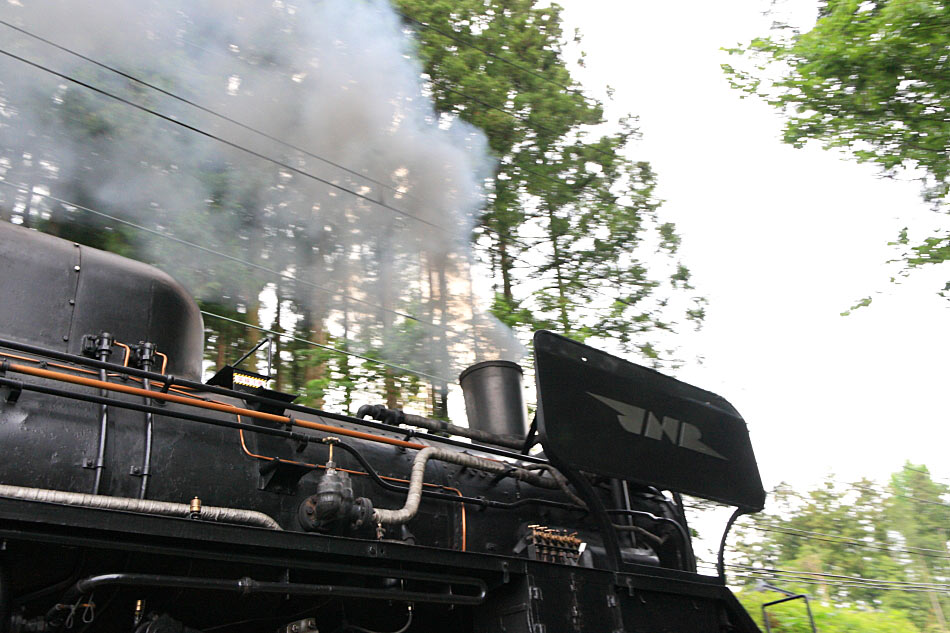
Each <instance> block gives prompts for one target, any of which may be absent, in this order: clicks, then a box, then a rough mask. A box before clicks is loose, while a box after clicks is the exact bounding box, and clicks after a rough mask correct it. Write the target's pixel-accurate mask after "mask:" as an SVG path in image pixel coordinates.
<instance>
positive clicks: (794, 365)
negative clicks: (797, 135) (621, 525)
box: [559, 0, 950, 489]
mask: <svg viewBox="0 0 950 633" xmlns="http://www.w3.org/2000/svg"><path fill="white" fill-rule="evenodd" d="M559 4H561V5H562V6H563V7H564V16H563V17H564V19H565V23H566V26H567V27H568V28H569V29H573V28H578V29H580V31H581V34H582V36H583V43H582V45H581V48H582V49H583V50H584V51H585V52H586V54H587V57H586V62H585V65H586V67H585V68H582V69H577V71H576V72H577V76H578V78H579V79H580V81H581V83H582V84H583V85H584V87H585V89H588V90H589V94H591V95H594V96H601V97H602V96H603V94H604V92H603V87H604V86H607V85H609V86H611V87H613V88H614V89H615V91H616V92H615V96H614V100H613V103H612V104H611V105H610V106H609V107H608V111H607V114H608V116H609V117H613V118H616V117H619V116H621V115H623V114H625V113H627V112H632V113H634V114H636V115H638V116H639V117H640V129H641V131H642V133H643V136H644V138H643V141H642V142H640V143H639V144H637V145H636V147H635V150H634V153H633V154H632V156H633V157H635V158H638V159H646V160H649V161H650V162H651V163H652V164H653V166H654V168H655V169H656V171H657V172H658V174H659V182H660V189H659V196H660V197H661V198H662V199H663V200H665V202H664V205H663V207H662V212H663V213H664V214H665V217H666V218H667V219H669V220H672V221H674V222H675V223H676V224H677V227H678V229H679V232H680V234H681V235H682V238H683V245H682V247H681V250H680V254H681V256H682V259H683V261H684V263H686V264H687V265H688V266H689V267H690V269H691V270H692V272H693V275H694V277H693V283H694V285H695V286H696V287H697V288H698V290H699V291H700V292H701V293H703V294H704V295H705V296H706V297H707V298H708V300H709V306H708V310H707V319H706V322H705V325H704V327H703V329H702V331H701V332H699V333H698V334H697V335H695V336H690V337H687V339H685V342H684V344H685V345H686V349H685V350H684V351H685V354H684V357H685V358H687V359H696V358H697V357H701V358H702V359H703V362H702V363H699V362H697V361H695V360H691V361H690V362H688V363H687V364H686V366H684V367H683V368H682V369H681V370H679V371H678V372H677V377H678V378H680V379H682V380H685V381H687V382H690V383H692V384H695V385H696V386H699V387H702V388H704V389H708V390H711V391H714V392H716V393H718V394H720V395H722V396H724V397H725V398H726V399H728V400H729V401H730V402H732V404H733V405H735V406H736V408H737V409H738V410H739V411H740V413H742V415H743V417H744V418H745V419H746V421H747V423H748V425H749V430H750V433H751V436H752V442H753V446H754V447H755V450H756V454H757V458H758V462H759V468H760V470H761V472H762V476H763V483H764V484H765V486H766V488H767V489H768V488H771V487H773V486H775V485H776V484H778V483H779V482H781V481H786V482H789V483H791V484H793V485H795V486H796V487H803V486H810V485H813V484H815V483H817V482H818V481H819V480H820V479H822V478H823V477H825V476H826V475H828V474H829V473H833V474H834V475H836V476H837V478H839V479H843V480H852V479H857V478H859V477H862V476H867V477H870V478H873V479H876V480H878V481H882V482H883V481H885V480H886V479H887V477H888V476H889V474H890V473H891V472H893V471H895V470H898V469H899V468H900V467H901V465H902V464H903V463H904V461H905V460H911V461H912V462H914V463H918V464H920V463H924V464H926V465H927V466H928V467H929V468H930V469H931V472H932V473H933V474H934V475H935V476H936V477H943V478H948V479H950V460H947V459H946V453H947V447H948V446H950V413H948V410H950V407H948V405H950V390H948V389H947V387H946V384H947V373H946V367H947V364H946V359H947V358H950V337H947V336H946V335H945V332H946V325H947V319H948V317H950V301H948V300H946V299H943V298H941V297H939V296H938V295H937V291H938V290H940V289H941V288H942V287H943V285H944V283H946V281H947V280H948V279H950V270H948V269H947V268H943V269H939V268H931V269H927V270H923V271H919V272H917V273H915V274H914V275H912V276H911V278H910V279H908V280H906V281H904V282H903V283H901V284H899V285H898V284H892V283H890V282H889V278H890V276H891V275H892V274H894V272H896V271H897V270H898V268H896V267H895V265H893V264H890V265H888V264H887V261H888V260H890V259H893V258H894V257H895V256H896V255H897V253H896V251H895V250H894V249H893V247H889V246H888V245H887V243H888V242H889V241H893V240H894V239H895V238H896V237H897V235H898V232H899V231H900V229H901V228H902V227H905V226H909V227H911V230H912V231H915V232H916V233H917V234H918V235H924V234H926V233H927V232H929V231H932V230H934V229H936V228H939V227H940V226H950V222H947V220H946V218H945V217H941V216H938V215H936V214H934V213H932V212H931V211H930V210H929V209H928V207H927V206H926V205H924V204H923V203H922V202H921V201H920V197H919V187H918V185H917V183H915V182H912V181H910V180H909V179H908V180H907V181H895V180H888V179H882V178H880V177H878V175H877V173H876V170H875V169H874V167H873V166H870V165H859V164H857V163H856V162H854V161H853V160H847V158H846V157H845V156H843V155H841V154H839V153H834V152H827V151H823V150H821V149H820V148H819V147H817V146H815V147H806V148H804V149H794V148H792V147H791V146H788V145H784V144H783V143H781V141H780V134H781V125H782V119H781V117H780V116H779V114H778V113H777V112H775V111H774V110H772V109H771V108H770V107H769V106H767V105H765V104H764V103H762V102H759V101H757V100H754V99H744V100H743V99H740V94H739V93H738V92H737V91H735V90H732V89H731V88H730V87H729V84H728V82H727V81H726V78H725V76H724V75H723V73H722V71H721V69H720V64H721V63H724V62H726V61H727V57H728V56H727V55H726V54H725V53H722V52H720V50H719V49H720V47H723V46H726V47H730V46H734V45H736V44H737V43H740V42H747V41H748V40H750V39H751V38H752V37H755V36H759V35H765V34H766V33H767V29H768V26H769V24H770V23H771V20H770V19H769V18H766V17H764V16H763V15H762V11H763V10H764V8H765V7H766V4H765V3H763V2H760V1H757V0H733V1H730V2H708V1H685V2H644V1H641V0H629V1H625V2H616V1H609V0H560V1H559ZM793 8H794V10H795V13H794V15H793V16H792V17H793V19H795V20H797V23H798V24H801V25H805V26H807V22H808V21H809V20H814V3H811V2H797V3H794V7H793ZM912 235H913V233H912ZM866 296H871V297H872V298H873V301H872V303H871V305H870V306H869V307H866V308H863V309H859V310H856V311H855V312H853V313H852V314H851V315H850V316H847V317H843V316H841V314H840V313H841V312H843V311H845V310H847V309H848V308H849V307H851V306H852V305H853V304H854V303H856V302H857V301H858V300H859V299H861V298H863V297H866ZM631 360H635V359H631Z"/></svg>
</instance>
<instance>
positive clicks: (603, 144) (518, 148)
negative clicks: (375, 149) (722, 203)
mask: <svg viewBox="0 0 950 633" xmlns="http://www.w3.org/2000/svg"><path fill="white" fill-rule="evenodd" d="M397 5H398V6H399V9H400V11H401V12H402V15H403V17H404V20H405V22H406V25H407V27H408V28H411V29H413V30H414V31H415V33H416V36H417V38H418V40H419V49H420V57H421V59H422V61H423V69H424V72H425V76H426V77H427V78H428V79H429V82H430V86H431V90H432V93H433V96H434V98H435V102H436V107H437V109H438V110H440V111H441V112H442V113H443V116H446V117H449V118H456V117H457V118H461V119H463V120H465V121H468V122H469V123H472V124H473V125H475V126H477V127H479V128H480V129H482V130H483V131H484V132H485V133H486V135H487V136H488V140H489V146H490V148H491V150H492V153H493V154H494V156H495V158H496V165H495V169H494V172H493V174H492V179H491V195H490V198H489V206H488V208H487V209H486V210H485V212H484V213H483V214H482V215H481V217H480V218H479V221H478V224H477V226H476V229H475V239H476V244H477V245H478V246H479V247H480V248H481V251H482V252H483V253H484V255H485V260H486V261H487V262H488V264H489V266H490V267H491V270H492V273H493V278H494V280H495V282H496V298H495V302H494V310H493V311H494V313H495V315H496V316H498V318H500V319H501V320H502V321H503V322H505V323H508V324H509V325H512V326H516V327H517V326H522V327H523V329H525V330H528V329H536V328H540V327H543V328H551V329H555V330H558V331H560V332H562V333H564V334H566V335H568V336H572V337H574V338H577V339H580V340H584V339H586V338H588V337H597V338H600V339H603V340H607V339H609V340H610V341H611V342H613V343H614V344H619V345H620V346H621V347H622V348H624V349H626V350H637V351H639V352H641V353H643V354H644V355H646V356H647V357H648V358H651V359H656V360H659V357H660V351H659V350H658V349H657V348H656V347H655V345H654V341H651V334H653V333H655V332H658V331H666V330H671V329H673V323H672V322H673V321H674V320H692V321H696V322H699V321H701V320H702V317H703V312H702V300H701V299H700V298H698V297H694V299H695V300H696V301H697V302H698V304H697V305H694V306H691V307H689V308H687V309H682V310H680V311H679V312H676V309H669V308H670V306H669V305H668V304H667V303H666V302H667V299H668V298H669V296H670V295H675V294H689V293H690V291H692V290H693V289H692V288H691V287H690V286H689V284H688V279H689V271H688V269H687V268H686V267H685V266H683V265H682V264H681V263H678V264H677V265H673V266H671V267H670V270H669V272H668V273H665V272H663V266H662V265H653V266H650V265H648V264H647V262H646V261H644V260H643V259H641V257H638V256H637V253H640V254H641V255H642V253H643V246H644V243H645V242H650V241H651V237H650V236H651V234H653V235H654V236H655V237H654V238H653V241H655V242H657V243H660V244H661V246H662V247H663V248H662V250H663V252H665V253H667V254H669V255H670V257H672V256H673V255H674V254H675V251H676V245H677V244H678V238H677V237H676V235H675V228H674V226H673V225H672V224H671V223H661V222H660V221H659V220H658V219H657V207H659V204H660V201H659V200H658V199H656V197H655V196H654V195H653V191H654V188H655V186H656V176H655V174H654V172H653V170H652V169H651V168H650V165H649V163H647V162H645V161H633V160H630V159H628V158H627V157H626V155H627V153H628V152H629V150H630V149H631V146H632V144H633V142H634V141H636V140H637V139H638V138H639V135H638V132H637V130H636V127H635V125H634V123H635V120H634V119H633V118H632V117H629V118H626V119H624V120H623V121H620V122H619V128H620V130H619V131H618V132H614V133H610V134H602V135H597V134H596V133H594V132H593V130H596V128H597V126H598V125H600V124H602V123H604V114H603V104H602V103H600V102H598V101H596V100H594V99H591V98H589V97H586V96H584V95H583V94H582V92H581V87H580V85H579V84H578V83H577V82H576V81H575V80H574V78H573V77H572V75H571V72H570V70H569V67H568V60H567V59H566V51H567V47H568V45H569V44H571V43H576V42H579V36H578V35H576V34H575V36H574V38H573V40H572V39H571V38H570V37H569V36H567V35H566V34H565V33H564V31H563V25H562V22H561V9H560V7H558V6H557V5H547V6H545V5H544V4H543V3H540V2H537V0H491V1H489V2H483V1H481V0H464V1H462V2H447V1H442V2H430V1H428V0H426V1H422V0H398V1H397ZM651 255H652V253H651ZM664 276H666V279H665V282H666V286H665V287H664V283H663V282H664V279H663V278H664ZM680 307H681V306H679V305H677V309H678V308H680Z"/></svg>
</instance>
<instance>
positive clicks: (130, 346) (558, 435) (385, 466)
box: [0, 224, 764, 633]
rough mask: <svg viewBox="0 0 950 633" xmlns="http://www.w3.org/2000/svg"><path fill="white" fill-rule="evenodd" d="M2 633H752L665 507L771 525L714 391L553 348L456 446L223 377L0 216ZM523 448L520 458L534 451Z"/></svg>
mask: <svg viewBox="0 0 950 633" xmlns="http://www.w3.org/2000/svg"><path fill="white" fill-rule="evenodd" d="M0 272H2V274H0V455H2V459H0V633H25V632H28V631H50V632H52V631H90V632H92V631H105V632H126V631H136V632H139V633H146V632H147V633H164V632H187V631H232V632H244V631H247V632H251V631H253V632H260V631H282V632H292V633H306V632H311V633H313V632H317V631H320V632H323V633H330V632H333V631H341V632H342V631H391V632H395V631H399V632H403V631H408V632H429V633H434V632H443V631H446V632H459V633H500V632H507V633H619V632H621V631H625V632H628V633H633V632H643V633H646V632H651V633H653V632H660V631H668V632H673V631H676V632H683V633H706V632H709V633H712V632H725V631H740V632H746V631H748V632H751V631H757V630H758V629H757V628H756V626H755V624H754V623H753V622H752V620H751V619H750V618H749V616H748V614H746V613H745V612H744V611H743V610H742V608H741V606H740V605H739V603H738V601H737V600H736V599H735V597H734V596H733V595H732V594H731V593H730V592H729V590H728V589H727V588H726V586H725V584H724V582H723V580H722V579H721V578H719V577H713V576H707V575H702V574H699V573H697V571H696V562H695V558H694V556H693V551H692V544H691V540H690V533H689V529H688V526H687V522H686V517H685V514H684V511H683V505H682V501H681V499H680V496H679V494H680V493H687V494H692V495H696V496H700V497H704V498H708V499H712V500H715V501H719V502H723V503H727V504H731V505H734V506H736V507H737V514H738V513H741V512H751V511H756V510H759V509H761V507H762V503H763V500H764V492H763V490H762V485H761V481H760V479H759V475H758V470H757V467H756V463H755V458H754V456H753V453H752V449H751V444H750V442H749V436H748V432H747V430H746V426H745V422H744V421H743V420H742V418H741V417H740V416H739V414H738V413H737V412H736V411H735V409H734V408H733V407H732V406H731V405H729V403H728V402H726V401H725V400H724V399H722V398H720V397H719V396H717V395H715V394H712V393H709V392H706V391H703V390H700V389H697V388H695V387H692V386H690V385H687V384H685V383H682V382H679V381H676V380H674V379H672V378H669V377H666V376H664V375H662V374H659V373H657V372H655V371H652V370H649V369H645V368H642V367H639V366H637V365H634V364H632V363H629V362H626V361H623V360H621V359H618V358H615V357H613V356H610V355H607V354H604V353H602V352H599V351H597V350H594V349H592V348H590V347H587V346H584V345H581V344H579V343H576V342H574V341H571V340H569V339H566V338H562V337H560V336H557V335H555V334H551V333H548V332H539V333H538V334H537V335H536V336H535V363H536V366H535V369H536V371H535V373H536V377H537V390H538V409H537V413H536V416H535V417H534V420H533V421H532V423H531V424H530V425H528V424H526V420H525V416H524V406H523V403H522V402H521V395H520V394H521V389H520V381H521V370H520V368H519V367H518V366H517V365H515V364H513V363H508V362H503V361H489V362H485V363H480V364H478V365H475V366H473V367H471V368H469V369H468V370H466V371H465V372H463V374H462V377H461V384H462V387H463V390H464V391H465V395H466V409H467V411H468V417H469V427H467V428H460V427H456V426H453V425H449V424H446V423H444V422H440V421H436V420H428V419H425V418H420V417H417V416H413V415H410V414H406V413H403V412H402V411H398V410H390V409H386V408H385V407H382V406H378V405H372V406H363V407H361V408H360V410H359V411H358V412H356V415H352V416H351V415H343V414H338V413H331V412H327V411H319V410H315V409H311V408H308V407H304V406H300V405H296V404H294V403H293V397H291V396H287V395H285V394H281V393H278V392H275V391H272V390H269V389H268V388H267V380H266V377H262V376H259V375H257V374H255V373H253V372H249V371H244V370H242V369H241V368H240V367H224V368H219V371H218V372H217V374H216V375H215V376H214V378H213V379H211V380H210V381H208V382H207V383H202V382H201V371H200V370H201V361H202V338H203V325H202V321H201V315H200V312H199V310H198V307H197V305H196V304H195V303H194V301H193V300H192V299H191V297H190V296H189V295H188V294H187V293H186V292H185V291H184V290H183V289H182V288H181V287H180V286H179V285H178V284H177V283H175V282H174V281H173V280H172V279H171V278H169V277H168V276H167V275H165V274H163V273H161V272H160V271H158V270H156V269H154V268H151V267H149V266H146V265H144V264H142V263H139V262H135V261H131V260H128V259H124V258H122V257H119V256H117V255H114V254H110V253H106V252H102V251H98V250H95V249H91V248H87V247H85V246H81V245H79V244H74V243H72V242H67V241H63V240H60V239H58V238H55V237H51V236H48V235H44V234H40V233H37V232H34V231H30V230H27V229H24V228H21V227H16V226H13V225H9V224H0ZM535 445H540V449H541V450H540V451H539V450H538V448H533V449H532V447H535Z"/></svg>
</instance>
